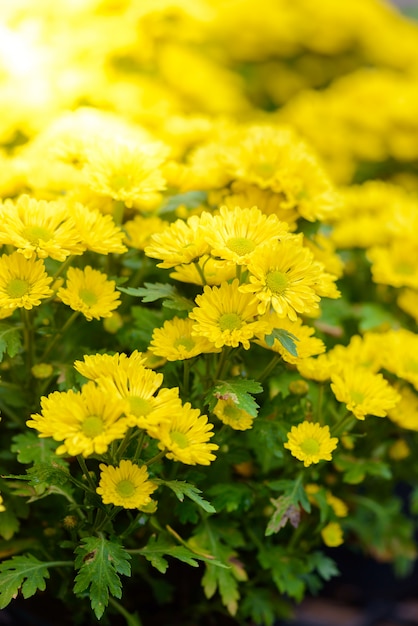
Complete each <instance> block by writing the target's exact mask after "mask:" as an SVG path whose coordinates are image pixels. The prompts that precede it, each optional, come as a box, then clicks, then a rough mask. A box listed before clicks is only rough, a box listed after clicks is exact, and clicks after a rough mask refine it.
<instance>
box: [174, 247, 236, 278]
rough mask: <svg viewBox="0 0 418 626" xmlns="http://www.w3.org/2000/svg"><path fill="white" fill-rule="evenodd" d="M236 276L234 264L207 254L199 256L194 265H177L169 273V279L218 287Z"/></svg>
mask: <svg viewBox="0 0 418 626" xmlns="http://www.w3.org/2000/svg"><path fill="white" fill-rule="evenodd" d="M236 275H237V268H236V265H234V263H230V262H228V261H221V260H219V259H214V258H213V257H211V256H209V255H208V254H204V255H203V256H201V257H200V259H199V260H198V261H196V262H195V263H188V264H185V265H177V266H176V267H175V268H174V272H171V273H170V276H171V278H174V279H175V280H179V281H181V282H182V283H192V284H193V285H220V284H222V283H223V282H227V281H228V280H231V279H232V278H235V276H236Z"/></svg>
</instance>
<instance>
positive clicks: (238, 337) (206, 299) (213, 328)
mask: <svg viewBox="0 0 418 626" xmlns="http://www.w3.org/2000/svg"><path fill="white" fill-rule="evenodd" d="M238 286H239V281H238V279H235V280H234V281H233V282H232V283H231V284H228V283H222V285H221V286H220V287H204V289H203V294H201V295H198V296H196V304H197V307H195V308H194V309H193V310H192V311H191V312H190V314H189V317H190V318H191V319H192V320H194V321H195V322H196V323H195V324H194V325H193V333H195V334H196V335H199V336H203V337H206V338H207V339H209V341H210V342H212V343H213V344H214V345H215V347H216V348H222V346H232V347H233V348H236V347H237V346H238V345H239V344H242V346H243V347H244V348H245V350H248V349H249V347H250V339H252V338H253V337H254V336H255V335H256V334H259V333H262V332H263V330H264V328H265V324H264V323H263V322H260V321H259V320H258V318H257V301H256V299H255V298H254V297H253V296H252V295H251V294H246V293H241V292H240V291H239V290H238Z"/></svg>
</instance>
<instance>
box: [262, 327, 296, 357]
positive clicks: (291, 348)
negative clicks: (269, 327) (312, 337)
mask: <svg viewBox="0 0 418 626" xmlns="http://www.w3.org/2000/svg"><path fill="white" fill-rule="evenodd" d="M276 339H277V341H279V342H280V343H281V344H282V346H283V348H284V349H285V350H287V351H288V352H290V354H291V355H292V356H295V357H297V356H298V350H297V347H296V343H295V341H299V339H298V338H297V337H296V335H294V334H293V333H290V332H289V331H288V330H285V329H284V328H275V329H274V330H273V331H272V332H271V333H270V334H269V335H266V336H265V337H264V340H265V342H266V344H267V345H268V346H269V347H270V348H272V347H273V345H274V342H275V341H276Z"/></svg>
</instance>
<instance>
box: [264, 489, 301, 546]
mask: <svg viewBox="0 0 418 626" xmlns="http://www.w3.org/2000/svg"><path fill="white" fill-rule="evenodd" d="M270 502H271V503H272V505H273V506H274V507H275V511H274V513H273V515H272V516H271V518H270V520H269V522H268V524H267V528H266V533H265V534H266V536H267V537H268V536H269V535H273V534H274V533H278V532H279V530H280V529H281V528H283V527H284V526H286V524H287V522H290V523H291V524H292V526H293V528H297V527H298V526H299V522H300V508H299V507H298V506H296V504H295V503H294V502H293V498H292V497H291V496H280V497H279V498H276V499H274V498H270Z"/></svg>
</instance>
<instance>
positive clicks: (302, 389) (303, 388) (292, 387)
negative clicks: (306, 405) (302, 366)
mask: <svg viewBox="0 0 418 626" xmlns="http://www.w3.org/2000/svg"><path fill="white" fill-rule="evenodd" d="M289 391H290V393H293V394H295V396H305V395H306V394H307V393H308V391H309V385H308V383H307V382H306V380H303V379H302V378H300V379H299V380H292V381H291V382H290V383H289Z"/></svg>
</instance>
